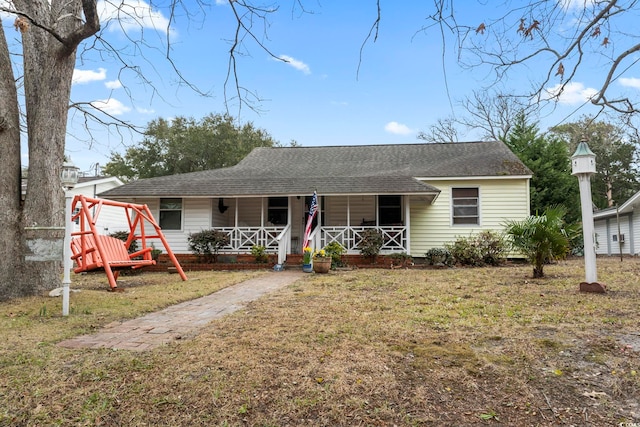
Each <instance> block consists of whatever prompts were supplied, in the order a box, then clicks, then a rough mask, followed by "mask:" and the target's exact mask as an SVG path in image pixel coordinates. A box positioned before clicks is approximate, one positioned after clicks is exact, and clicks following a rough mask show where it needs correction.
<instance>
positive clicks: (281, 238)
mask: <svg viewBox="0 0 640 427" xmlns="http://www.w3.org/2000/svg"><path fill="white" fill-rule="evenodd" d="M371 229H374V230H378V231H380V232H381V233H382V238H383V244H382V248H381V249H380V252H381V253H382V254H384V253H394V252H407V246H408V245H407V227H405V226H377V227H376V226H356V227H346V226H335V227H321V228H317V227H316V228H315V229H314V230H313V232H312V233H311V235H310V236H309V240H310V241H309V246H311V247H312V248H314V249H319V248H323V247H325V246H326V245H328V244H329V243H332V242H338V243H340V244H341V245H342V246H343V247H345V248H346V249H347V253H351V254H356V253H359V252H360V251H359V248H358V243H359V242H360V241H361V240H362V234H363V233H364V232H365V231H366V230H371ZM216 230H219V231H224V232H226V233H228V234H229V244H228V245H227V246H225V247H224V248H222V249H221V250H220V252H221V253H250V252H251V248H252V247H253V246H254V245H260V246H264V247H265V248H266V251H267V253H276V254H278V263H279V264H281V263H282V262H284V259H286V255H287V254H288V253H291V227H290V226H288V225H287V226H286V227H216Z"/></svg>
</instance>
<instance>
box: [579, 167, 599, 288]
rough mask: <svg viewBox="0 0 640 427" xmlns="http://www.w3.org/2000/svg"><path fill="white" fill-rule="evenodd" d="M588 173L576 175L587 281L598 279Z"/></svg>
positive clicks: (593, 281)
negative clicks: (580, 207)
mask: <svg viewBox="0 0 640 427" xmlns="http://www.w3.org/2000/svg"><path fill="white" fill-rule="evenodd" d="M590 178H591V177H590V176H589V175H588V174H579V175H578V184H579V186H580V205H581V206H582V238H583V240H584V272H585V281H586V282H587V283H595V282H597V281H598V273H597V269H596V248H595V244H594V242H593V241H594V227H593V208H592V201H591V180H590Z"/></svg>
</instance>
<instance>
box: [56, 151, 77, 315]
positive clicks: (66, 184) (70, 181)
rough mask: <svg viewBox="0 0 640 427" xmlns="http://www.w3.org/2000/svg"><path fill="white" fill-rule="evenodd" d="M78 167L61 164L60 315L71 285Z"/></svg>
mask: <svg viewBox="0 0 640 427" xmlns="http://www.w3.org/2000/svg"><path fill="white" fill-rule="evenodd" d="M79 170H80V168H78V167H77V166H76V165H74V164H73V163H72V162H71V160H70V159H69V160H67V161H65V162H64V163H63V164H62V170H61V171H60V182H61V183H62V188H63V189H64V239H63V245H64V247H63V248H62V257H63V259H62V266H63V268H64V276H63V279H62V315H63V316H68V315H69V286H70V285H71V276H70V273H71V193H70V191H71V189H72V188H73V187H74V186H75V185H76V184H77V183H78V171H79Z"/></svg>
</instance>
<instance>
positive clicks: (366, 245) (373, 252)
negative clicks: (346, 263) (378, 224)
mask: <svg viewBox="0 0 640 427" xmlns="http://www.w3.org/2000/svg"><path fill="white" fill-rule="evenodd" d="M360 237H361V240H360V242H358V249H359V250H360V253H361V254H362V256H365V257H367V258H372V259H373V260H375V259H376V257H377V256H378V254H379V253H380V249H382V245H383V244H384V239H383V237H382V233H381V232H380V231H378V230H376V229H375V228H369V229H367V230H365V231H363V232H362V234H361V235H360Z"/></svg>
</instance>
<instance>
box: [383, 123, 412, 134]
mask: <svg viewBox="0 0 640 427" xmlns="http://www.w3.org/2000/svg"><path fill="white" fill-rule="evenodd" d="M384 130H386V131H387V132H389V133H393V134H395V135H409V134H411V133H413V131H412V130H411V129H410V128H409V127H408V126H407V125H403V124H402V123H398V122H389V123H387V124H386V125H384Z"/></svg>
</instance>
